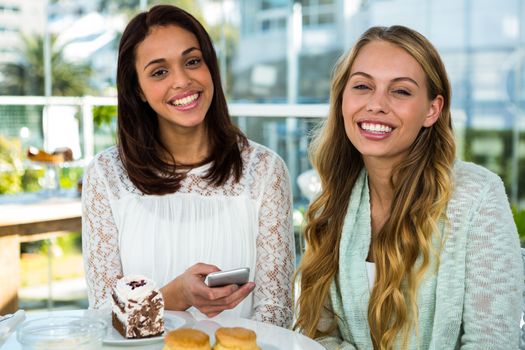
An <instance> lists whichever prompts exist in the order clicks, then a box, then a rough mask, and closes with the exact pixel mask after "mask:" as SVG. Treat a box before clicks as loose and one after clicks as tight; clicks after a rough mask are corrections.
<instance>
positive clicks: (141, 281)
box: [127, 280, 146, 290]
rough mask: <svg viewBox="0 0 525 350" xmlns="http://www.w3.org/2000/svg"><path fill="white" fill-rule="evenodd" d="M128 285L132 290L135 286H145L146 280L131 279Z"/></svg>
mask: <svg viewBox="0 0 525 350" xmlns="http://www.w3.org/2000/svg"><path fill="white" fill-rule="evenodd" d="M127 285H128V286H130V287H131V290H134V289H135V288H138V287H144V286H145V285H146V281H144V280H140V281H131V282H129V283H127Z"/></svg>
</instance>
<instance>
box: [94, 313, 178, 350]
mask: <svg viewBox="0 0 525 350" xmlns="http://www.w3.org/2000/svg"><path fill="white" fill-rule="evenodd" d="M186 323H187V320H186V319H184V318H183V317H181V316H179V315H173V314H168V313H165V314H164V328H165V329H166V331H171V330H173V329H177V328H180V327H182V326H184V325H186ZM164 334H165V332H164ZM164 334H162V335H158V336H156V337H150V338H138V339H126V338H124V337H123V336H122V335H121V334H120V333H119V332H118V331H117V330H116V329H115V328H114V327H113V325H111V322H110V323H109V329H108V333H107V334H106V337H105V338H104V339H102V341H103V342H104V343H105V344H111V345H120V346H135V345H146V344H152V343H158V342H161V341H163V340H164Z"/></svg>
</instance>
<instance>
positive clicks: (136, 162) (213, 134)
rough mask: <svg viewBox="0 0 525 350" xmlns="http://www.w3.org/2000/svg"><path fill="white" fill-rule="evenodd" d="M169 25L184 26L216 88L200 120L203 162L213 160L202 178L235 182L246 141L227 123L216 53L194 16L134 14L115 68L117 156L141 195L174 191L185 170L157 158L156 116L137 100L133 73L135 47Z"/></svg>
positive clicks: (163, 11) (174, 11)
mask: <svg viewBox="0 0 525 350" xmlns="http://www.w3.org/2000/svg"><path fill="white" fill-rule="evenodd" d="M170 25H175V26H178V27H180V28H183V29H185V30H187V31H189V32H191V33H193V34H194V35H195V36H196V37H197V40H198V42H199V45H200V49H201V51H202V55H203V59H204V61H205V62H206V65H207V66H208V69H209V71H210V75H211V78H212V81H213V85H214V92H213V98H212V101H211V104H210V108H209V109H208V112H207V113H206V117H205V121H204V123H205V126H206V129H207V135H208V137H209V143H210V150H211V152H210V155H209V157H208V158H207V159H206V160H205V161H204V162H205V163H207V162H212V165H211V167H210V169H209V170H208V172H207V173H206V175H205V176H204V178H205V179H206V180H208V181H209V182H210V183H211V184H213V185H216V186H219V185H222V184H224V183H225V182H226V181H227V180H228V178H229V177H230V175H232V174H233V176H234V178H235V181H239V179H240V177H241V175H242V166H243V164H242V158H241V149H242V147H244V146H246V144H247V139H246V137H245V136H244V135H243V134H242V132H241V131H240V130H239V129H238V128H237V127H236V126H235V125H234V124H233V123H232V121H231V119H230V115H229V112H228V105H227V103H226V98H225V96H224V92H223V90H222V85H221V78H220V72H219V65H218V63H217V55H216V54H215V49H214V48H213V44H212V42H211V39H210V36H209V35H208V33H207V32H206V30H205V29H204V27H203V26H202V25H201V24H200V23H199V21H198V20H197V19H195V17H193V16H192V15H191V14H189V13H188V12H186V11H184V10H182V9H180V8H178V7H175V6H171V5H158V6H154V7H152V8H151V9H150V10H149V11H147V12H142V13H140V14H138V15H137V16H135V17H134V18H133V19H132V20H131V21H130V22H129V24H128V25H127V27H126V29H125V30H124V33H123V34H122V38H121V40H120V45H119V54H118V65H117V89H118V141H117V147H118V152H119V156H120V158H121V160H122V163H123V165H124V168H125V169H126V171H127V173H128V176H129V178H130V180H131V181H132V182H133V184H134V185H135V186H136V187H137V188H138V189H139V190H140V191H142V192H143V193H145V194H167V193H173V192H176V191H177V190H178V189H179V188H180V182H181V181H182V180H183V179H184V177H185V172H184V171H177V166H176V165H175V160H174V159H172V162H166V161H165V160H163V158H162V157H161V154H160V150H165V151H167V149H166V147H165V145H163V144H162V141H161V140H160V138H159V124H158V119H157V114H156V112H155V111H154V110H153V109H152V108H151V107H150V105H149V104H148V103H147V102H143V101H142V100H141V98H140V95H139V82H138V77H137V72H136V70H135V60H136V57H135V54H136V48H137V46H138V45H139V44H140V43H141V42H142V41H144V39H145V38H146V36H147V35H148V34H149V33H150V32H151V29H152V28H153V27H157V26H170ZM179 170H180V169H179Z"/></svg>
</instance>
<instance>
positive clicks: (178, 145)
mask: <svg viewBox="0 0 525 350" xmlns="http://www.w3.org/2000/svg"><path fill="white" fill-rule="evenodd" d="M160 137H161V140H162V142H163V143H164V145H165V146H166V148H167V149H168V152H169V153H170V154H171V156H173V158H174V159H175V163H176V164H181V165H193V164H198V163H200V162H202V161H204V160H205V159H206V158H207V157H208V156H209V140H208V137H207V132H206V130H205V128H204V127H199V128H195V129H190V130H174V129H167V128H164V129H161V131H160Z"/></svg>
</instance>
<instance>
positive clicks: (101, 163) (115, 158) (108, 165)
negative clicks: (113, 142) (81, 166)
mask: <svg viewBox="0 0 525 350" xmlns="http://www.w3.org/2000/svg"><path fill="white" fill-rule="evenodd" d="M86 169H87V172H92V171H99V172H102V173H104V174H108V173H111V172H115V171H118V169H122V162H121V161H120V156H119V154H118V149H117V147H116V146H112V147H109V148H107V149H105V150H103V151H102V152H100V153H97V155H95V157H93V159H92V160H91V161H90V162H89V164H88V166H87V168H86Z"/></svg>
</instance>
